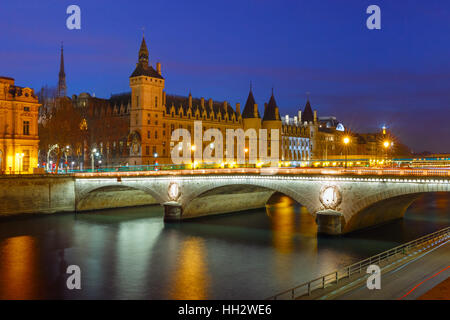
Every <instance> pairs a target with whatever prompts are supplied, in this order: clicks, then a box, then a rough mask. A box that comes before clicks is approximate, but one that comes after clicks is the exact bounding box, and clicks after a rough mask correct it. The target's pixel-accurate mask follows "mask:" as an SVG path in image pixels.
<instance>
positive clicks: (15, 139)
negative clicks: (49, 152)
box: [0, 77, 40, 174]
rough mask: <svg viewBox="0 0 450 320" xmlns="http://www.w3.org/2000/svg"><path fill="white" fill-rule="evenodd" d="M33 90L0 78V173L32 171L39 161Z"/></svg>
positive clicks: (35, 100) (36, 103)
mask: <svg viewBox="0 0 450 320" xmlns="http://www.w3.org/2000/svg"><path fill="white" fill-rule="evenodd" d="M39 107H40V104H39V103H38V98H37V96H36V95H35V94H34V90H33V89H30V88H27V87H19V86H16V85H15V84H14V79H13V78H8V77H0V172H1V173H8V174H9V173H11V174H14V173H15V174H19V173H20V174H22V173H33V169H34V168H37V164H38V160H37V159H38V147H39V136H38V112H39Z"/></svg>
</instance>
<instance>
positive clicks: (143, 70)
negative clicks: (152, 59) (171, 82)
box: [130, 63, 164, 79]
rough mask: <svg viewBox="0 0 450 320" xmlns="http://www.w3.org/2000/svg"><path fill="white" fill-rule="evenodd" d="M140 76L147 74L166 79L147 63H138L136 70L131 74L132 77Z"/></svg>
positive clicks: (147, 75)
mask: <svg viewBox="0 0 450 320" xmlns="http://www.w3.org/2000/svg"><path fill="white" fill-rule="evenodd" d="M139 76H146V77H152V78H158V79H164V78H163V77H162V76H161V75H160V74H159V73H158V72H157V71H156V70H155V69H153V67H152V66H149V65H145V64H142V63H138V64H137V65H136V69H134V71H133V73H132V74H131V76H130V78H132V77H139Z"/></svg>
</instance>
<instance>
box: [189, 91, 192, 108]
mask: <svg viewBox="0 0 450 320" xmlns="http://www.w3.org/2000/svg"><path fill="white" fill-rule="evenodd" d="M189 108H192V94H191V93H190V92H189Z"/></svg>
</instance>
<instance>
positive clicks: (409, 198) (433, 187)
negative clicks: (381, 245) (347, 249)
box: [342, 181, 450, 233]
mask: <svg viewBox="0 0 450 320" xmlns="http://www.w3.org/2000/svg"><path fill="white" fill-rule="evenodd" d="M434 192H450V185H449V184H448V183H440V182H439V181H437V182H435V183H430V182H427V183H414V184H412V183H411V184H404V183H402V185H401V186H399V185H396V184H390V185H386V186H385V187H384V188H382V189H380V190H377V191H376V192H371V193H367V195H366V196H365V197H363V198H361V199H359V200H355V201H353V202H352V203H351V207H348V208H347V210H346V214H344V216H345V225H344V227H343V230H342V233H347V232H351V231H354V230H358V229H362V228H365V227H368V226H373V225H377V224H380V223H383V222H386V221H390V220H394V219H398V218H402V217H403V216H404V214H405V212H406V210H407V209H408V207H409V206H410V205H411V204H412V203H413V202H414V201H416V200H417V199H419V198H420V197H421V196H422V195H424V194H425V193H434Z"/></svg>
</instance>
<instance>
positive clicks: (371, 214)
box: [74, 170, 450, 234]
mask: <svg viewBox="0 0 450 320" xmlns="http://www.w3.org/2000/svg"><path fill="white" fill-rule="evenodd" d="M186 171H189V172H184V173H183V174H179V172H178V173H170V172H166V173H164V172H158V173H157V174H156V173H155V174H149V173H148V174H143V173H131V174H130V173H127V174H125V173H109V174H95V173H90V174H89V173H86V174H76V175H75V176H74V182H75V190H74V191H75V210H76V211H83V210H92V209H99V208H105V207H120V206H128V205H138V204H150V203H155V204H156V203H159V204H161V205H162V206H164V208H165V216H164V219H165V221H167V222H169V221H180V220H182V219H188V218H193V217H199V216H204V215H211V214H220V213H228V212H235V211H241V210H248V209H254V208H261V207H264V206H265V204H266V203H267V201H268V200H269V198H271V197H272V195H274V194H275V193H281V194H283V195H286V196H289V197H290V198H292V199H293V200H295V201H297V202H298V203H300V204H302V205H304V206H305V207H306V208H307V209H308V211H309V212H310V214H312V215H313V216H314V217H315V220H316V223H317V224H318V230H319V232H321V233H327V234H343V233H348V232H351V231H354V230H357V229H361V228H365V227H369V226H372V225H376V224H379V223H383V222H385V221H389V220H393V219H397V218H401V217H402V216H403V215H404V213H405V211H406V209H407V208H408V206H409V205H410V204H411V203H412V202H413V201H414V200H416V199H417V198H418V197H420V196H421V195H422V194H423V193H426V192H449V191H450V183H449V181H450V180H449V179H450V176H448V175H447V176H446V174H447V173H448V172H447V171H443V172H444V174H440V175H436V176H433V174H432V173H431V174H430V172H426V171H424V172H425V174H420V173H419V174H420V175H419V176H417V175H416V176H408V175H407V173H406V174H405V172H404V170H402V172H401V173H398V172H397V173H395V172H387V173H388V174H384V173H383V172H381V173H380V172H376V171H370V172H368V173H364V172H345V173H344V174H342V173H336V172H332V171H330V174H327V172H323V171H322V172H321V173H320V174H308V173H301V174H299V173H298V172H295V171H289V170H285V171H278V172H276V174H261V172H260V173H256V172H250V173H248V170H246V171H244V170H241V171H237V170H236V171H234V172H229V171H227V172H226V173H225V171H223V172H224V173H223V174H221V173H220V171H217V170H216V171H214V172H207V171H205V170H202V171H197V172H196V171H192V170H186ZM304 172H305V171H304ZM394 173H395V174H394ZM416 174H417V172H416ZM119 191H120V192H119Z"/></svg>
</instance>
